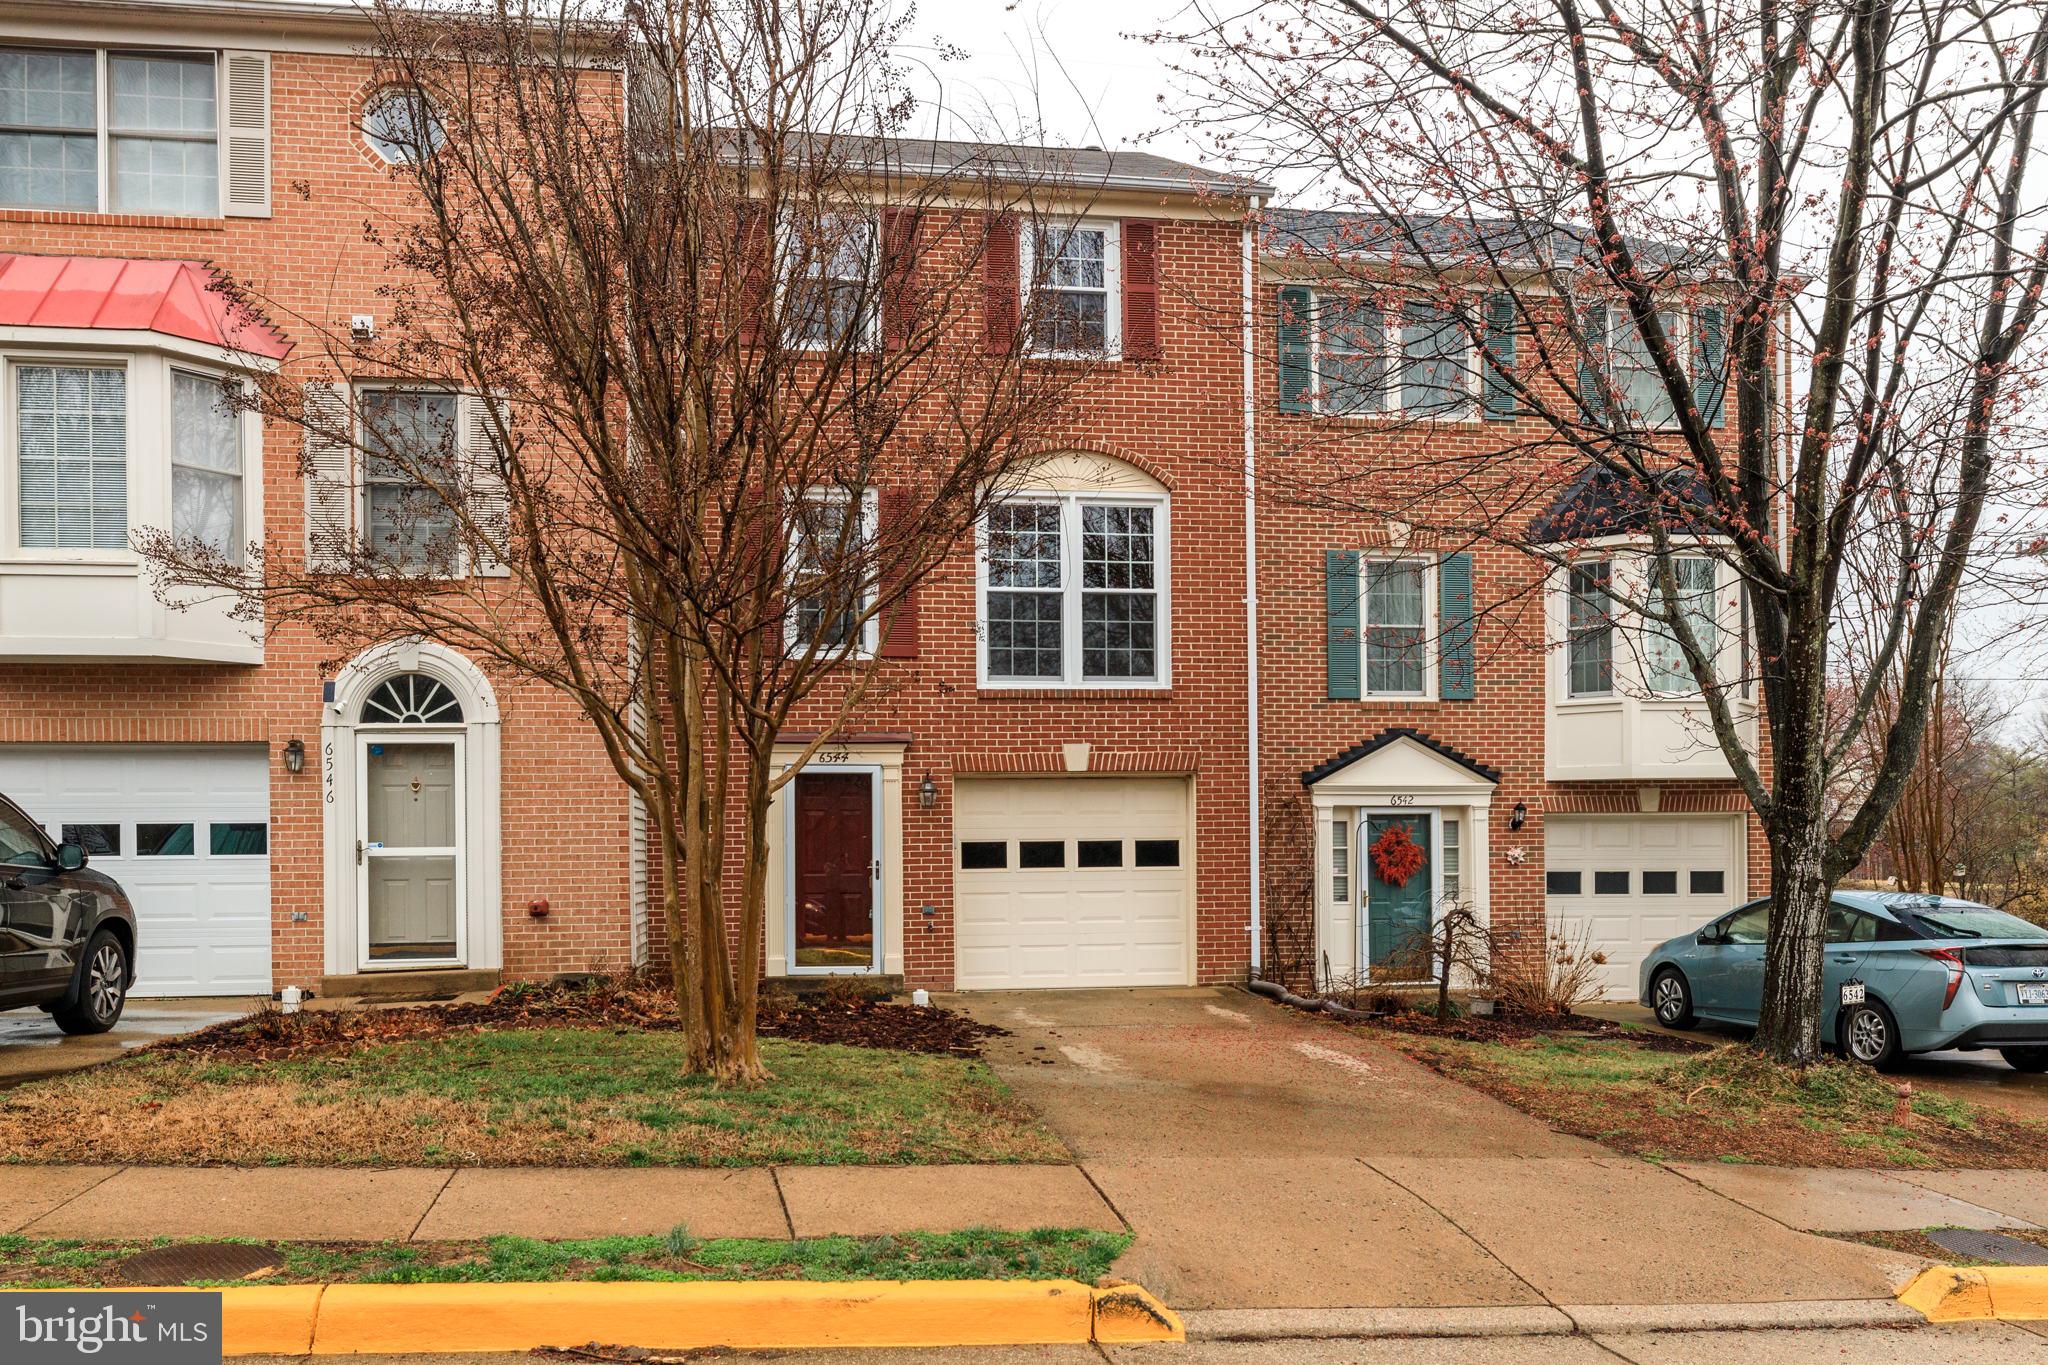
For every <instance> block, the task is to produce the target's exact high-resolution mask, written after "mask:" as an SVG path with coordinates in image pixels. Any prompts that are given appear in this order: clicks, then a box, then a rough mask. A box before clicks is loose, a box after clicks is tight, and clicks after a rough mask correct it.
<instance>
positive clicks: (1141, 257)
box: [1121, 218, 1159, 360]
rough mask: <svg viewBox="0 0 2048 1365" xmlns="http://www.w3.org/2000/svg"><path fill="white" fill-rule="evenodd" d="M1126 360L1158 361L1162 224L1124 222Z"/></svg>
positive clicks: (1145, 219)
mask: <svg viewBox="0 0 2048 1365" xmlns="http://www.w3.org/2000/svg"><path fill="white" fill-rule="evenodd" d="M1121 235H1122V237H1123V272H1124V319H1123V322H1124V326H1123V333H1124V346H1123V353H1124V359H1125V360H1157V359H1159V224H1157V223H1155V222H1153V221H1152V220H1151V219H1149V218H1126V219H1124V221H1123V230H1122V233H1121Z"/></svg>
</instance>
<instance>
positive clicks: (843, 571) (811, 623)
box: [783, 488, 880, 657]
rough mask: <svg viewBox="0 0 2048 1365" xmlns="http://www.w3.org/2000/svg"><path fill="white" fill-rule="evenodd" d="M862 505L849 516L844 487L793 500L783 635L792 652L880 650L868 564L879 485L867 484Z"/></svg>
mask: <svg viewBox="0 0 2048 1365" xmlns="http://www.w3.org/2000/svg"><path fill="white" fill-rule="evenodd" d="M857 505H858V507H859V509H860V511H859V515H858V516H857V517H855V518H849V517H848V516H847V512H848V510H849V509H850V508H853V507H854V506H856V499H855V497H854V495H853V494H851V493H849V492H848V491H847V490H845V489H842V488H814V489H810V490H808V491H807V492H805V493H804V494H803V495H802V496H800V497H792V498H791V499H790V515H789V551H788V568H787V571H786V574H785V577H784V583H785V588H786V595H787V600H788V610H787V611H786V612H785V614H784V616H783V639H784V643H785V645H786V647H787V648H788V649H789V650H790V651H791V652H793V653H794V652H800V651H803V650H807V649H811V648H815V649H816V650H817V652H818V654H819V655H820V656H823V657H837V656H842V655H851V656H855V657H869V656H872V655H873V654H874V652H875V648H876V634H875V632H876V621H875V616H874V612H873V607H874V601H875V588H876V582H875V577H874V575H873V573H872V572H871V566H869V565H868V563H867V561H868V560H869V558H870V557H871V556H870V554H869V550H870V547H872V546H873V545H874V543H875V540H876V538H877V536H878V534H879V529H880V528H879V523H878V520H877V518H878V515H879V506H880V503H879V499H877V497H876V496H875V490H873V489H872V488H870V489H867V490H864V491H863V492H862V493H861V494H860V495H859V498H858V503H857Z"/></svg>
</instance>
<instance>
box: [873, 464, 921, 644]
mask: <svg viewBox="0 0 2048 1365" xmlns="http://www.w3.org/2000/svg"><path fill="white" fill-rule="evenodd" d="M881 503H882V505H881V506H880V508H878V509H877V510H878V512H879V513H880V520H881V523H882V525H881V533H882V534H881V541H882V545H883V546H884V547H885V548H886V547H889V546H894V545H899V544H901V543H902V541H903V537H904V536H906V535H908V534H909V533H910V528H911V525H912V523H913V522H914V521H915V520H916V517H917V510H916V508H915V506H914V505H913V504H912V502H911V492H910V490H909V489H907V488H885V489H883V490H882V498H881ZM901 581H902V580H901V576H900V571H899V572H898V573H897V574H892V575H890V576H889V579H888V580H886V581H884V582H883V584H882V589H883V592H884V593H885V594H886V593H887V592H888V591H889V590H890V589H892V588H893V587H894V586H895V585H896V583H899V582H901ZM881 624H882V626H883V627H884V628H885V633H884V634H883V636H882V646H881V648H880V649H879V650H877V651H876V652H877V653H879V654H880V655H881V656H882V657H883V658H885V659H915V658H916V657H917V589H916V588H912V589H911V590H910V591H909V592H907V593H905V594H903V599H902V600H901V601H899V602H898V603H896V605H895V606H893V607H890V608H888V609H886V610H885V611H884V612H883V613H882V622H881Z"/></svg>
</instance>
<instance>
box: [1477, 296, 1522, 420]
mask: <svg viewBox="0 0 2048 1365" xmlns="http://www.w3.org/2000/svg"><path fill="white" fill-rule="evenodd" d="M1514 372H1515V296H1514V295H1513V294H1510V293H1508V292H1507V291H1506V290H1497V291H1495V292H1494V293H1491V294H1488V295H1487V296H1486V376H1485V396H1484V411H1485V413H1486V419H1487V420H1488V421H1490V422H1506V421H1509V420H1511V419H1512V418H1513V417H1514V415H1515V386H1514V383H1513V381H1512V380H1511V379H1510V378H1509V376H1510V375H1512V374H1514Z"/></svg>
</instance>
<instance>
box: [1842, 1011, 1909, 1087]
mask: <svg viewBox="0 0 2048 1365" xmlns="http://www.w3.org/2000/svg"><path fill="white" fill-rule="evenodd" d="M1835 1036H1836V1037H1838V1038H1839V1039H1841V1046H1842V1055H1843V1056H1845V1057H1847V1058H1848V1059H1849V1060H1850V1061H1852V1062H1861V1063H1863V1065H1865V1066H1868V1067H1875V1068H1876V1069H1877V1070H1879V1071H1890V1070H1891V1069H1892V1068H1893V1067H1895V1066H1897V1065H1898V1064H1899V1059H1900V1058H1901V1057H1903V1056H1904V1055H1905V1054H1904V1053H1903V1052H1902V1051H1901V1050H1900V1048H1899V1023H1898V1020H1896V1019H1894V1018H1892V1012H1891V1011H1890V1010H1888V1009H1886V1008H1885V1007H1884V1006H1883V1005H1881V1004H1879V1003H1878V1002H1877V1001H1875V1000H1867V1001H1865V1002H1864V1003H1863V1004H1860V1005H1851V1006H1850V1007H1849V1008H1848V1009H1847V1010H1845V1011H1844V1012H1843V1014H1842V1023H1841V1028H1840V1030H1839V1031H1838V1032H1837V1033H1836V1035H1835Z"/></svg>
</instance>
